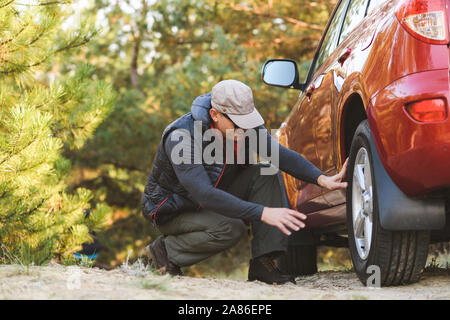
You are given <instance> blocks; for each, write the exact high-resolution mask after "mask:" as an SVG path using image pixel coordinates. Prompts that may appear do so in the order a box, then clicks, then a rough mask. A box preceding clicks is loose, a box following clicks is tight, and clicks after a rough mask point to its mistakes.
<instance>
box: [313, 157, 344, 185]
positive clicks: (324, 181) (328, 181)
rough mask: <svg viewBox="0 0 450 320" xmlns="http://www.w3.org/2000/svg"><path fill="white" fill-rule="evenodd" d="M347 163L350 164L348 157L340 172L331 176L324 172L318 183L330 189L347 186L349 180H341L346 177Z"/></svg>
mask: <svg viewBox="0 0 450 320" xmlns="http://www.w3.org/2000/svg"><path fill="white" fill-rule="evenodd" d="M347 165H348V158H347V159H346V160H345V162H344V165H343V166H342V169H341V171H340V172H339V173H338V174H335V175H334V176H330V177H329V176H326V175H323V174H322V175H321V176H319V178H318V179H317V184H318V185H319V186H321V187H323V188H326V189H328V190H336V189H345V188H347V182H341V181H342V179H343V178H344V177H345V173H346V171H347Z"/></svg>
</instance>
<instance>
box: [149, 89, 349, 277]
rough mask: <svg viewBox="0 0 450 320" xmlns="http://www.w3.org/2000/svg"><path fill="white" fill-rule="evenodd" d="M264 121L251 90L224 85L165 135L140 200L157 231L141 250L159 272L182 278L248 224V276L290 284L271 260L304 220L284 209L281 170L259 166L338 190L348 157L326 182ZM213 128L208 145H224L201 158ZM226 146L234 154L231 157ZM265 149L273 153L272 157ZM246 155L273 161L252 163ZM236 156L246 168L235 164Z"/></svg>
mask: <svg viewBox="0 0 450 320" xmlns="http://www.w3.org/2000/svg"><path fill="white" fill-rule="evenodd" d="M263 124H264V120H263V118H262V117H261V115H260V114H259V113H258V111H257V110H256V108H255V106H254V103H253V94H252V90H251V89H250V88H249V87H248V86H246V85H245V84H243V83H242V82H239V81H236V80H224V81H221V82H219V83H218V84H216V85H215V86H214V88H213V89H212V91H211V93H208V94H205V95H202V96H200V97H198V98H196V99H195V100H194V102H193V105H192V108H191V112H189V113H187V114H185V115H184V116H182V117H180V118H179V119H177V120H176V121H174V122H173V123H171V124H170V125H169V126H168V127H167V128H166V129H165V130H164V132H163V134H162V139H161V142H160V144H159V147H158V151H157V155H156V157H155V159H154V161H153V167H152V170H151V172H150V175H149V177H148V180H147V183H146V186H145V191H144V195H143V213H144V216H145V217H146V218H148V219H149V220H150V221H151V222H152V223H154V225H155V226H156V227H157V228H158V229H159V231H160V232H161V233H162V234H163V236H161V237H159V238H158V239H156V240H155V241H154V242H153V243H152V244H150V245H149V246H148V247H147V252H148V254H149V255H150V256H151V258H152V260H153V262H154V264H155V266H156V268H157V269H158V270H160V271H161V272H162V273H166V272H167V273H169V274H172V275H181V274H182V273H181V269H180V267H183V266H189V265H193V264H195V263H197V262H199V261H202V260H204V259H206V258H208V257H210V256H212V255H214V254H217V253H218V252H221V251H223V250H226V249H228V248H230V247H232V246H234V245H235V244H236V243H237V242H238V240H239V238H240V237H241V235H242V234H243V232H244V230H245V223H244V221H248V222H250V223H251V229H252V233H253V239H252V259H251V260H250V266H249V273H248V279H249V280H260V281H263V282H266V283H270V284H272V283H277V284H282V283H286V282H288V281H291V282H294V279H293V278H292V277H291V276H288V275H284V274H282V273H281V272H280V270H279V269H278V268H277V266H276V264H275V263H274V261H275V259H276V258H277V257H279V256H280V255H281V254H282V253H284V252H285V251H286V249H287V237H288V235H290V234H291V231H290V230H294V231H298V230H299V229H300V228H303V227H304V226H305V222H304V221H305V219H306V216H305V215H304V214H302V213H299V212H297V211H295V210H291V209H289V204H288V201H287V198H286V193H285V189H284V183H283V179H282V175H281V172H280V171H278V170H277V169H276V170H274V173H275V174H262V172H263V169H264V168H265V169H269V167H267V166H272V167H270V168H273V167H274V166H275V167H278V168H279V169H281V170H282V171H285V172H286V173H288V174H290V175H292V176H294V177H295V178H298V179H301V180H304V181H307V182H309V183H314V184H317V185H319V186H322V187H324V188H328V189H337V188H346V187H347V183H346V182H341V180H342V178H343V177H344V174H345V170H346V166H347V162H348V160H346V161H345V163H344V165H343V168H342V170H341V172H340V173H339V174H337V175H335V176H330V177H328V176H326V175H324V174H323V173H322V172H321V171H320V170H319V169H317V168H316V167H315V166H314V165H313V164H312V163H310V162H309V161H308V160H306V159H305V158H303V157H302V156H301V155H300V154H298V153H296V152H294V151H292V150H289V149H287V148H285V147H283V146H282V145H280V144H279V143H278V142H277V140H276V139H274V138H273V137H272V136H271V135H270V134H269V133H268V131H267V130H266V129H265V128H264V126H263ZM311 125H313V124H311ZM211 129H213V130H212V131H213V133H214V135H215V138H214V140H215V139H217V141H221V143H222V144H221V145H220V146H221V147H220V148H216V149H215V151H214V152H211V155H212V157H213V158H214V159H213V160H214V161H211V159H205V154H207V152H206V151H207V150H211V148H210V142H209V140H213V139H212V138H211V139H207V138H206V139H205V138H200V139H199V138H198V134H201V135H203V136H206V135H207V132H208V130H211ZM252 130H256V131H257V132H258V134H257V135H256V137H257V140H256V143H255V141H253V143H251V141H250V139H249V136H250V135H249V133H252ZM242 133H244V134H245V137H244V138H243V135H242ZM209 136H212V135H211V134H210V135H209ZM215 141H216V140H215ZM228 145H231V146H232V148H231V149H232V151H233V149H234V152H233V154H232V156H230V154H229V152H228V151H229V149H228V147H227V146H228ZM255 145H256V147H255ZM216 146H217V144H216ZM252 147H253V148H252ZM262 147H265V148H262ZM208 148H209V149H208ZM221 149H223V150H221ZM264 150H271V152H270V155H268V154H264V152H263V151H264ZM222 151H223V152H222ZM252 151H255V152H256V153H257V154H258V155H259V156H260V157H263V158H264V157H266V158H269V159H272V158H274V159H275V160H276V161H275V162H279V163H275V164H274V163H272V164H268V165H267V164H266V165H263V164H261V163H257V164H255V163H251V161H250V156H251V153H252ZM206 158H207V157H206ZM242 158H243V159H244V163H240V162H239V160H240V159H241V160H242ZM199 159H200V161H199ZM236 162H237V163H236ZM294 283H295V282H294Z"/></svg>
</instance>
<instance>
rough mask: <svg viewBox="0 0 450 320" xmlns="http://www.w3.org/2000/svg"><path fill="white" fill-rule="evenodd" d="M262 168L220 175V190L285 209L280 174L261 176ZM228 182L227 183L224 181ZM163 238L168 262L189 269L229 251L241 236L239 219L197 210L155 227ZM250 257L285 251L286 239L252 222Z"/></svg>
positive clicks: (270, 227)
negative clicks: (188, 267) (221, 186)
mask: <svg viewBox="0 0 450 320" xmlns="http://www.w3.org/2000/svg"><path fill="white" fill-rule="evenodd" d="M261 165H262V164H255V165H250V166H249V167H247V168H242V169H239V170H238V172H237V173H236V174H235V175H228V176H227V175H224V177H223V180H224V181H221V185H224V187H223V188H221V189H223V190H225V191H227V192H229V193H231V194H233V195H234V196H236V197H239V198H240V199H243V200H246V201H250V202H254V203H259V204H261V205H263V206H267V207H278V208H281V207H285V208H288V207H289V204H288V200H287V196H286V191H285V188H284V182H283V178H282V174H281V171H278V173H277V174H274V175H261V174H260V169H261V168H260V166H261ZM227 178H228V180H230V181H226V180H227ZM158 229H159V231H160V232H161V233H162V234H164V235H166V238H165V244H166V249H167V254H168V257H169V260H170V261H171V262H173V263H175V264H176V265H178V266H180V267H184V266H190V265H193V264H195V263H197V262H200V261H202V260H204V259H207V258H209V257H211V256H213V255H215V254H217V253H219V252H221V251H223V250H226V249H228V248H231V247H233V246H234V245H235V244H236V243H237V242H238V241H239V239H240V238H241V236H242V234H243V233H244V232H245V229H246V227H245V224H244V222H243V221H242V220H241V219H235V218H229V217H226V216H224V215H221V214H218V213H215V212H212V211H209V210H205V209H200V210H198V211H192V212H185V213H182V214H180V215H178V216H176V217H175V218H174V219H172V220H171V221H169V222H167V223H165V224H163V225H161V226H158ZM251 229H252V234H253V239H252V243H251V252H252V257H253V258H256V257H259V256H261V255H264V254H267V253H272V252H276V253H282V252H285V251H286V250H287V245H288V237H287V236H286V235H284V234H283V233H282V232H281V231H280V230H279V229H278V228H276V227H272V226H269V225H267V224H265V223H263V222H261V221H252V222H251Z"/></svg>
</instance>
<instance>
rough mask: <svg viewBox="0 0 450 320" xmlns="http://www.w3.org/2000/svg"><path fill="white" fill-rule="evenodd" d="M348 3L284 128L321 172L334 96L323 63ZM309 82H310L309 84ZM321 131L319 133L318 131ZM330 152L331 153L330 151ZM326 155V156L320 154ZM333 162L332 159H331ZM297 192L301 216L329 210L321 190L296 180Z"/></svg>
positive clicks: (342, 5) (341, 7)
mask: <svg viewBox="0 0 450 320" xmlns="http://www.w3.org/2000/svg"><path fill="white" fill-rule="evenodd" d="M348 3H349V0H342V1H340V2H339V4H338V6H337V8H336V9H335V11H334V15H333V17H332V18H331V21H330V23H329V24H328V27H327V30H326V32H325V34H324V36H323V37H322V39H323V40H322V41H321V45H320V49H319V50H318V51H317V52H316V55H315V58H314V60H313V63H312V64H311V67H310V71H309V75H308V79H311V81H309V84H308V87H307V90H305V92H303V93H302V94H301V95H300V97H299V100H298V101H297V103H296V105H295V106H294V108H293V111H292V112H291V114H290V116H289V117H288V119H287V120H286V125H285V126H284V128H283V129H284V134H285V135H286V142H287V144H288V147H289V148H290V149H292V150H295V151H297V152H298V153H300V154H302V155H303V156H304V157H305V158H307V159H308V160H309V161H311V162H312V163H313V164H314V165H316V166H317V167H318V168H320V169H322V170H323V169H324V168H326V166H327V164H326V163H327V161H328V163H331V160H330V158H329V156H326V157H325V158H324V157H323V156H322V157H320V156H319V153H318V149H317V147H318V144H317V142H316V141H317V135H318V134H319V135H320V137H321V139H322V140H321V143H320V144H319V146H320V148H321V149H323V148H325V147H324V144H326V143H330V141H331V123H330V122H331V119H330V117H329V113H330V110H331V102H332V101H331V94H330V93H329V92H328V90H326V88H327V87H328V88H329V86H330V85H331V83H332V82H331V79H330V76H329V75H327V74H326V73H323V72H322V71H324V70H325V68H324V67H322V66H323V65H324V63H326V61H327V58H328V57H329V55H330V54H331V53H332V52H333V50H334V49H335V48H336V46H337V42H338V38H339V33H340V30H341V26H342V22H343V20H344V16H345V12H346V9H347V6H348ZM307 82H308V81H307ZM319 126H320V128H319V129H318V127H319ZM328 151H330V150H328ZM320 154H323V153H320ZM331 159H332V158H331ZM295 188H296V189H297V190H298V192H297V195H296V196H297V199H296V201H294V203H295V206H296V207H297V209H298V210H300V211H301V212H305V213H308V212H315V211H319V210H322V209H325V208H328V207H329V204H328V202H327V201H326V200H325V199H324V198H323V197H322V194H323V190H322V188H320V187H318V186H316V185H313V184H308V183H305V182H302V181H300V180H295Z"/></svg>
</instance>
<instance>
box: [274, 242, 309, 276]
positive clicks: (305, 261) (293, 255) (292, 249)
mask: <svg viewBox="0 0 450 320" xmlns="http://www.w3.org/2000/svg"><path fill="white" fill-rule="evenodd" d="M278 267H279V269H280V271H281V272H282V273H284V274H289V275H293V276H304V275H310V274H314V273H316V272H317V247H316V246H315V245H289V246H288V249H287V252H286V253H285V254H283V255H282V256H281V257H280V258H279V260H278Z"/></svg>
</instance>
